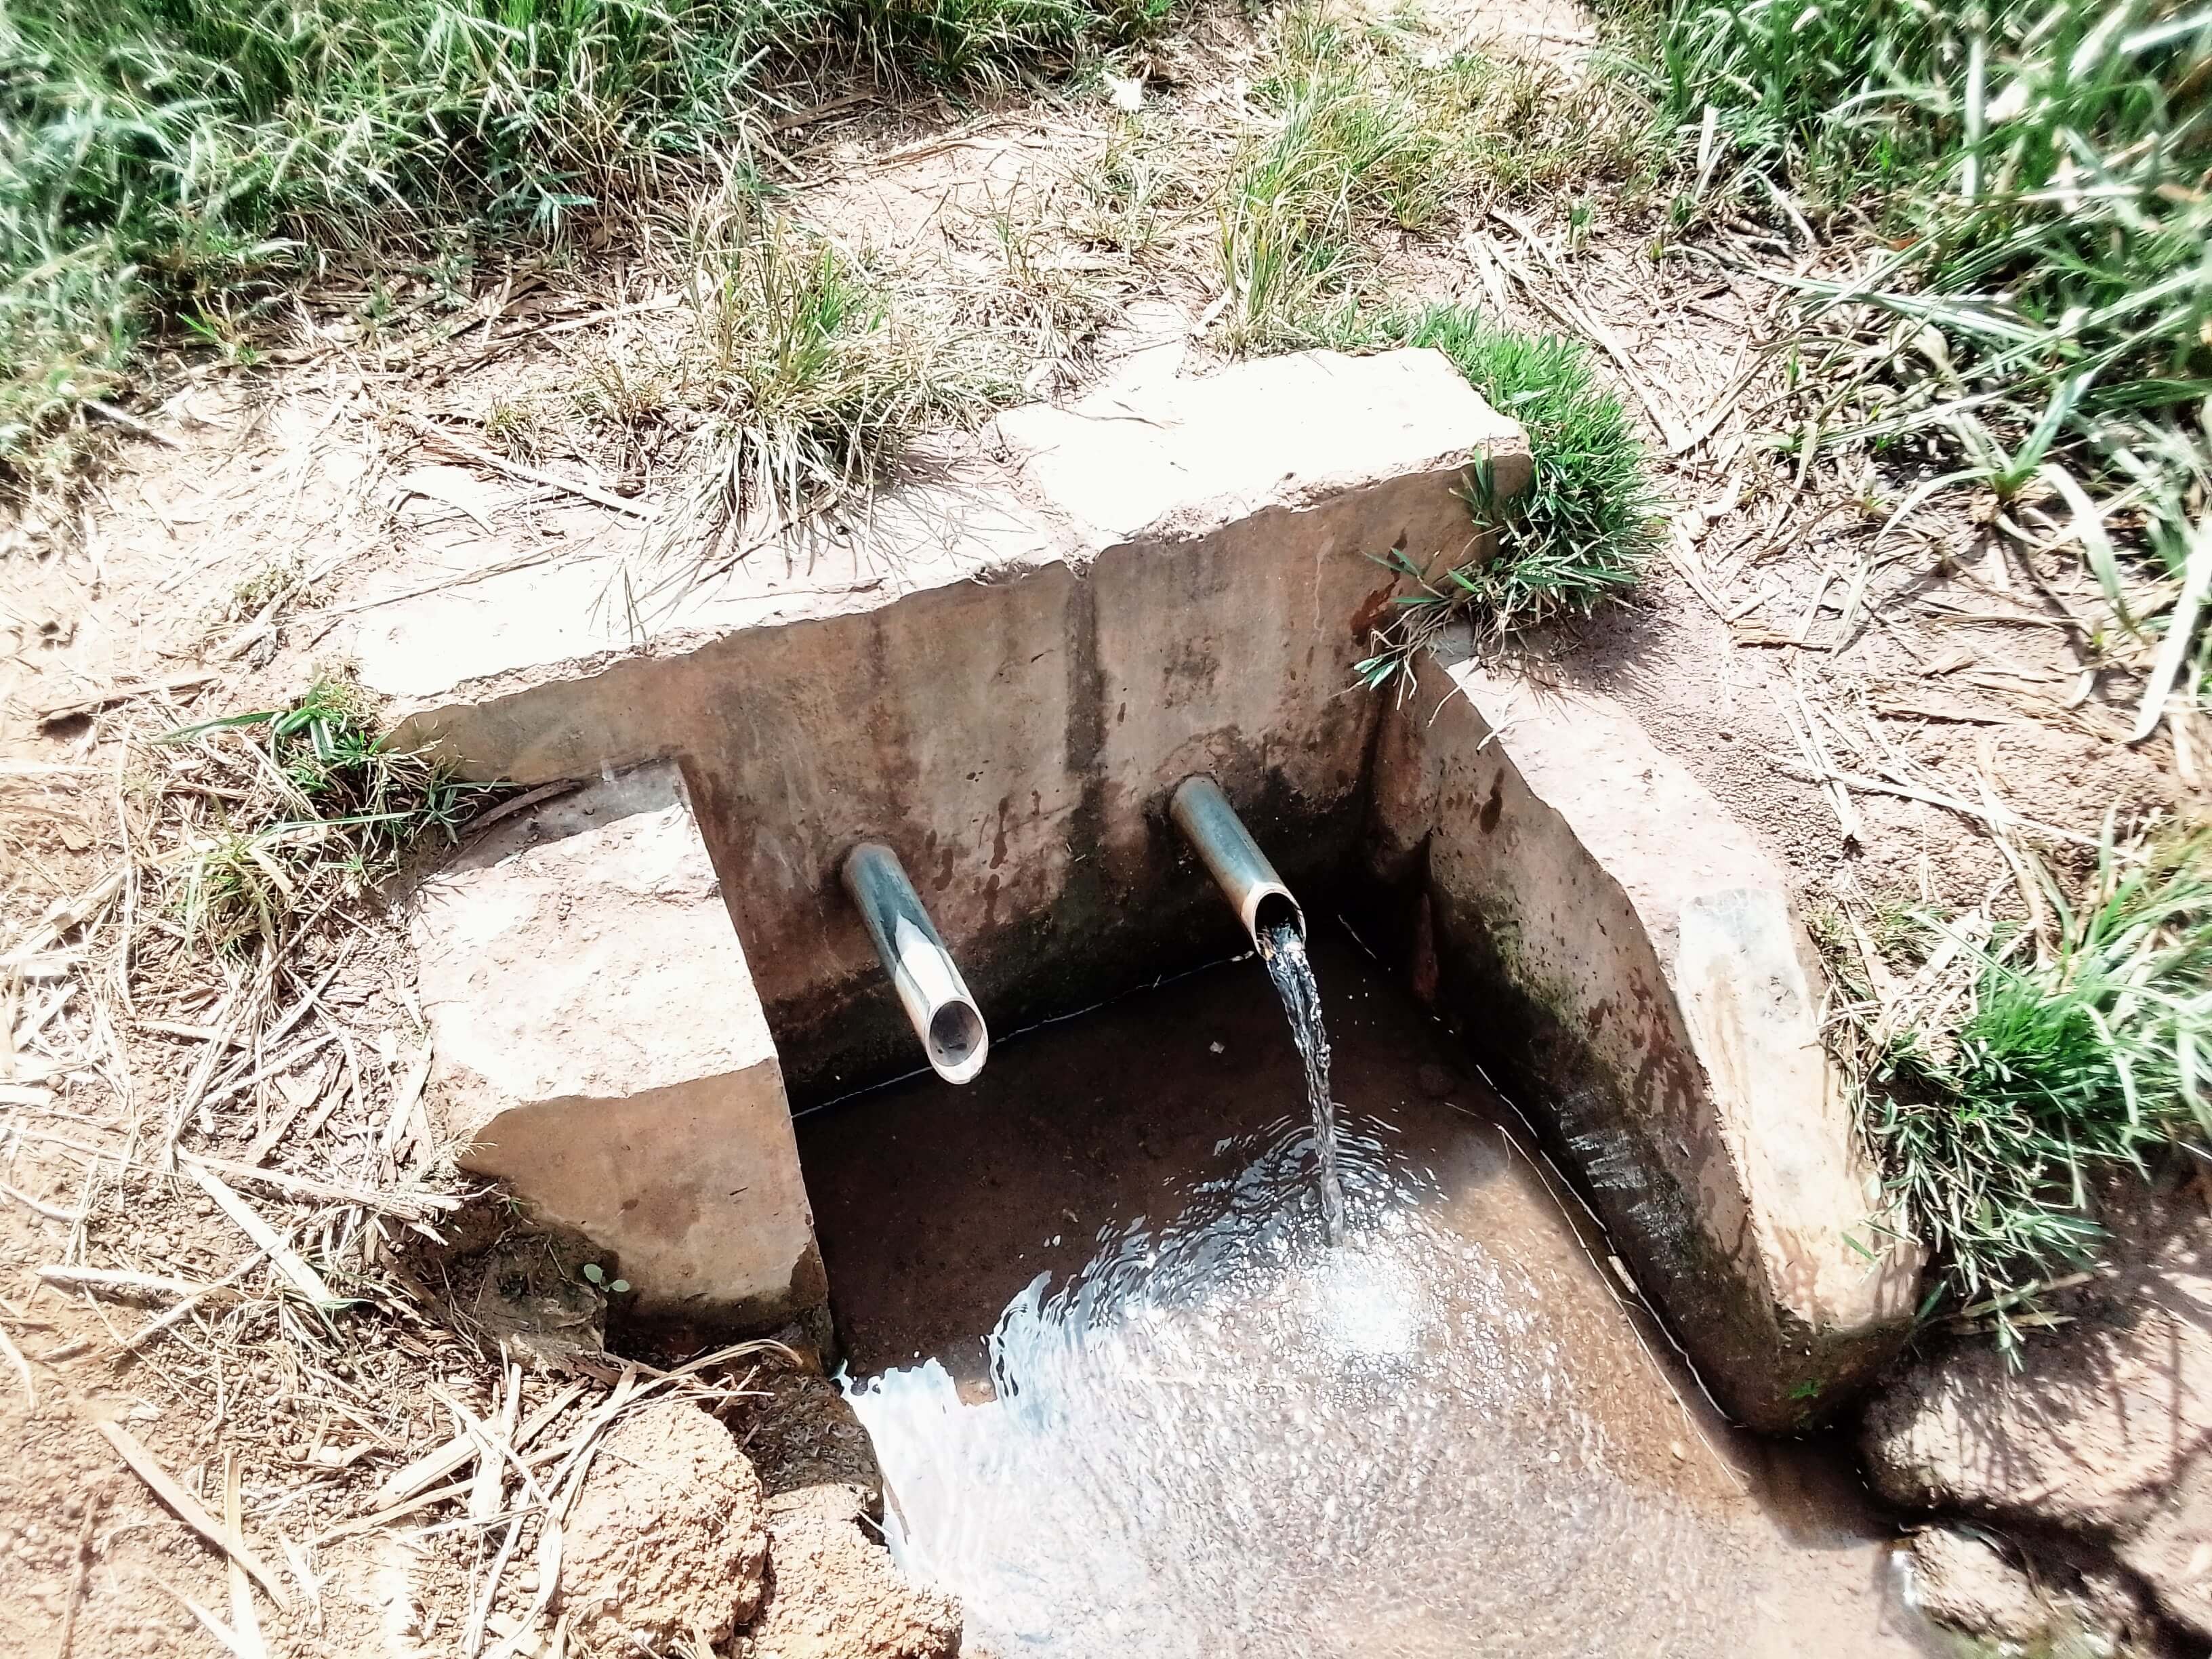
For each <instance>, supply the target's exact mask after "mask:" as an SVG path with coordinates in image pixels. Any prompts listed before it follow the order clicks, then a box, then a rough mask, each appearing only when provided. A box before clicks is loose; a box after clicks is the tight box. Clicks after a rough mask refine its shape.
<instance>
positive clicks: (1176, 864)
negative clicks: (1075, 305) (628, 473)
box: [356, 351, 1528, 1098]
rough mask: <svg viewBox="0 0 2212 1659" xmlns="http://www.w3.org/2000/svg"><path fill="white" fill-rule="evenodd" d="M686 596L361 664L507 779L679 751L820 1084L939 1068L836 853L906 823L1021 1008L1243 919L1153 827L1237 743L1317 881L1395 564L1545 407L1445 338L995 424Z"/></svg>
mask: <svg viewBox="0 0 2212 1659" xmlns="http://www.w3.org/2000/svg"><path fill="white" fill-rule="evenodd" d="M997 440H998V447H999V451H1000V459H999V460H998V462H997V464H996V465H992V466H989V467H985V468H982V469H981V470H979V471H974V472H973V476H970V477H965V478H963V479H961V480H959V481H957V482H951V483H942V482H940V483H931V484H929V485H926V486H917V487H910V488H908V489H902V490H900V491H897V492H894V493H892V494H891V495H887V496H885V497H884V498H883V499H882V500H880V501H878V503H876V505H875V506H874V507H873V508H872V511H871V513H870V515H869V517H868V518H867V519H866V520H860V521H855V522H854V523H851V524H830V525H825V526H822V527H821V530H820V532H819V533H817V535H816V536H815V537H814V538H812V539H811V541H809V542H808V543H806V544H804V545H800V544H791V545H788V546H783V547H779V548H776V549H774V550H763V551H761V552H759V553H757V554H755V555H753V556H750V559H749V560H748V561H747V562H745V563H744V564H743V565H742V566H741V567H740V568H738V570H736V571H734V572H732V573H729V574H726V575H724V576H723V577H721V578H720V579H717V580H714V581H712V582H708V583H705V584H702V585H697V586H693V587H691V588H690V590H689V591H687V592H684V593H683V594H682V595H681V597H680V598H678V599H675V600H673V601H672V602H666V603H664V602H663V601H662V600H660V599H659V598H657V597H655V596H654V595H653V594H652V593H651V592H647V595H646V599H645V600H644V602H643V603H642V605H641V604H640V603H639V601H638V599H637V598H636V595H637V594H638V592H640V591H641V589H644V588H647V587H649V586H650V584H649V582H648V581H647V579H646V577H645V575H644V574H643V573H642V571H641V570H632V571H628V572H624V571H621V570H617V569H616V568H613V567H611V565H609V564H607V563H605V562H582V563H579V564H576V565H573V566H569V567H567V568H556V569H553V570H550V571H548V570H529V571H523V572H518V573H516V574H513V576H510V577H507V578H502V579H496V580H491V581H487V582H483V583H480V584H477V585H475V586H473V587H471V588H468V589H461V590H456V591H454V592H451V593H443V594H440V595H438V596H436V597H435V599H432V600H428V601H425V602H422V603H421V604H417V605H410V606H402V607H398V608H396V609H395V611H394V612H391V613H386V614H383V615H381V616H380V617H378V618H377V620H376V621H375V622H374V623H373V624H371V625H370V626H368V627H367V628H365V629H363V630H362V635H361V637H360V639H359V641H357V643H356V653H357V655H358V657H359V659H360V661H361V664H362V671H363V675H364V678H366V679H367V680H368V683H369V684H371V685H372V686H374V687H375V688H376V689H379V690H384V691H386V692H388V693H390V694H392V695H393V696H395V697H397V698H398V699H399V701H400V703H401V706H402V711H403V713H404V714H405V715H406V722H405V724H406V726H407V728H408V732H409V734H410V736H413V737H435V738H437V739H439V740H440V741H441V742H443V743H445V744H447V745H448V746H449V748H450V749H451V750H453V752H454V753H455V754H456V755H458V756H459V757H462V758H463V759H464V760H465V763H467V764H468V766H469V767H470V768H471V769H472V770H474V771H475V772H477V773H478V774H479V775H491V776H502V777H506V778H509V779H512V780H513V781H519V782H530V781H538V780H540V779H544V778H551V777H562V776H574V775H589V774H591V773H592V772H595V771H597V770H599V769H600V768H601V767H602V766H604V765H605V764H608V763H612V764H615V765H617V766H619V765H623V764H628V763H632V762H634V761H636V760H639V759H641V758H645V757H651V756H660V755H665V756H671V757H676V758H677V759H678V760H679V761H680V762H681V763H682V765H683V767H684V771H685V775H686V776H687V778H688V779H689V781H690V784H691V787H692V790H693V793H694V798H695V799H696V802H697V803H698V808H699V811H700V817H701V823H702V829H704V831H705V833H706V836H707V839H708V844H709V846H710V848H711V849H712V851H713V854H714V861H715V866H716V868H717V870H718V871H719V872H720V876H721V879H722V887H723V891H724V893H725V895H726V898H727V900H728V902H729V905H730V908H731V913H732V917H733V918H734V920H735V921H736V923H737V926H738V932H739V933H740V934H741V936H742V937H743V939H744V942H745V947H746V950H747V952H748V954H749V955H750V959H751V961H752V963H753V966H754V973H755V976H756V980H757V985H758V987H759V994H760V996H761V999H762V1000H763V1005H764V1006H765V1007H766V1009H767V1011H768V1018H769V1023H770V1024H771V1026H772V1027H773V1029H774V1030H775V1031H776V1032H777V1033H778V1035H779V1036H780V1037H781V1039H782V1042H783V1048H784V1051H785V1054H786V1056H787V1060H788V1061H789V1062H790V1064H791V1068H792V1076H791V1079H790V1081H791V1085H792V1088H793V1093H794V1094H795V1095H797V1096H799V1097H802V1098H803V1097H808V1096H814V1095H821V1094H824V1093H829V1092H835V1091H839V1090H842V1089H844V1088H848V1087H851V1086H854V1085H857V1084H859V1083H860V1082H863V1081H866V1080H867V1079H871V1078H873V1077H876V1076H880V1075H887V1074H890V1073H896V1072H897V1071H901V1070H905V1069H908V1068H909V1067H910V1066H913V1065H914V1064H915V1063H917V1062H918V1059H919V1054H918V1049H917V1048H916V1045H915V1042H914V1040H913V1038H912V1036H911V1034H910V1033H908V1031H907V1030H906V1029H905V1027H904V1026H903V1024H902V1022H901V1021H900V1020H899V1018H898V1017H897V1014H896V1009H895V1006H894V1004H893V1002H892V1000H891V998H890V994H889V990H888V987H886V986H885V985H884V978H883V975H882V973H881V971H880V969H879V968H878V965H877V964H876V963H875V960H874V957H873V955H872V951H870V949H869V947H868V945H867V942H866V936H865V934H864V933H863V932H862V930H861V928H860V924H859V921H858V918H857V917H856V916H855V915H854V913H853V911H852V908H851V906H850V905H849V903H848V902H847V901H846V900H845V898H844V896H843V894H842V890H840V889H839V887H838V885H837V881H836V869H837V864H838V860H839V859H840V857H841V856H842V853H843V852H844V850H845V849H846V848H848V847H849V846H850V845H851V844H852V843H853V842H854V841H856V840H860V839H863V838H872V839H878V840H882V841H884V842H888V843H889V844H890V845H891V846H892V847H893V848H896V850H897V851H898V853H899V854H900V856H901V858H902V860H903V861H904V862H905V864H906V866H907V867H908V872H909V873H910V875H911V876H912V877H913V878H914V881H915V886H916V888H917V889H918V890H919V891H920V892H921V896H922V897H923V900H924V902H926V903H927V905H928V907H929V908H930V910H931V913H932V915H933V918H934V919H935V921H936V922H937V924H938V926H939V929H940V930H941V931H942V932H943V933H944V934H945V939H946V940H947V941H948V943H949V944H950V945H951V947H952V949H953V950H954V951H955V953H956V954H957V956H958V957H960V959H961V961H962V963H963V968H964V969H965V971H966V972H967V975H968V977H969V983H970V985H971V987H973V988H974V990H975V993H976V994H977V996H978V997H979V998H980V999H981V1001H982V1004H983V1006H984V1011H985V1014H986V1017H987V1018H988V1019H989V1020H991V1021H992V1023H994V1024H996V1025H1000V1026H1001V1027H1002V1028H1003V1027H1005V1026H1006V1025H1009V1024H1019V1023H1022V1022H1024V1021H1026V1020H1028V1019H1031V1018H1036V1017H1038V1016H1039V1015H1041V1014H1043V1013H1046V1012H1054V1011H1064V1010H1066V1008H1068V1007H1072V1006H1079V1004H1080V1003H1082V1002H1083V1001H1085V1000H1091V999H1092V998H1094V997H1096V996H1097V995H1100V994H1105V993H1107V992H1108V991H1110V990H1112V989H1115V988H1118V987H1120V986H1121V985H1126V984H1128V983H1133V982H1136V981H1138V980H1140V979H1142V978H1146V977H1149V976H1150V975H1152V974H1154V973H1156V972H1158V971H1159V969H1160V968H1161V967H1162V966H1164V965H1169V964H1171V963H1174V962H1175V961H1176V960H1179V959H1184V958H1188V957H1189V956H1190V955H1192V954H1193V953H1195V952H1200V951H1206V950H1217V949H1227V948H1229V947H1231V945H1233V944H1234V942H1235V941H1236V939H1237V933H1236V931H1235V929H1234V927H1233V924H1232V923H1231V921H1229V919H1228V917H1227V915H1226V912H1225V911H1224V910H1222V909H1221V908H1219V907H1218V902H1217V901H1216V900H1215V899H1214V898H1213V897H1212V893H1211V890H1210V889H1209V888H1208V887H1207V886H1206V882H1205V878H1203V876H1202V875H1200V873H1199V872H1198V871H1197V870H1196V868H1195V866H1194V864H1193V863H1192V862H1191V861H1190V860H1188V857H1187V856H1185V854H1184V853H1183V851H1182V848H1181V847H1180V845H1179V844H1178V843H1177V842H1176V841H1175V839H1174V838H1173V836H1172V835H1171V833H1170V831H1169V830H1167V829H1166V828H1165V826H1164V821H1163V819H1162V818H1161V816H1160V814H1161V810H1162V808H1163V805H1164V799H1165V796H1166V794H1167V792H1168V791H1169V790H1170V788H1171V787H1173V786H1174V784H1175V783H1176V782H1177V781H1179V780H1181V779H1182V777H1184V776H1186V775H1188V774H1189V773H1191V772H1193V771H1196V770H1211V771H1213V772H1215V773H1216V774H1217V775H1218V776H1219V777H1220V779H1221V781H1222V783H1223V785H1224V787H1225V788H1226V789H1227V790H1228V791H1229V793H1230V794H1231V798H1232V799H1235V800H1236V801H1237V803H1238V804H1239V805H1240V806H1241V807H1243V808H1245V809H1246V810H1247V811H1248V812H1249V816H1250V817H1251V821H1252V824H1253V828H1254V829H1255V833H1256V834H1258V835H1259V836H1260V837H1261V841H1262V842H1263V843H1264V844H1266V845H1267V846H1269V847H1270V848H1271V849H1273V851H1274V852H1275V854H1276V857H1277V859H1278V861H1279V863H1280V864H1281V866H1283V868H1284V871H1285V874H1286V875H1289V876H1293V877H1297V876H1302V875H1314V874H1317V873H1318V872H1322V871H1324V870H1328V869H1330V868H1333V867H1334V866H1337V865H1339V864H1340V863H1342V862H1343V861H1344V860H1346V857H1348V855H1349V854H1350V853H1351V850H1352V845H1353V842H1354V840H1355V837H1356V836H1357V834H1358V829H1359V825H1360V823H1361V820H1362V816H1363V811H1364V774H1365V769H1366V758H1367V750H1368V746H1369V744H1370V740H1371V738H1372V734H1373V732H1374V729H1375V720H1376V702H1375V701H1374V700H1373V699H1371V698H1367V697H1362V696H1352V695H1348V694H1347V688H1348V687H1349V685H1350V683H1351V668H1352V663H1354V662H1355V661H1357V660H1358V659H1359V658H1360V657H1361V656H1363V655H1364V654H1365V653H1366V651H1367V649H1368V648H1369V641H1370V633H1371V630H1372V629H1373V627H1374V625H1375V623H1376V622H1377V621H1378V620H1379V619H1381V618H1382V617H1384V616H1386V615H1387V614H1388V608H1389V596H1390V594H1391V592H1393V590H1394V586H1395V583H1394V580H1393V578H1392V576H1391V574H1389V572H1388V571H1387V570H1385V569H1384V568H1383V567H1382V565H1381V564H1380V563H1379V562H1378V560H1379V559H1380V558H1381V557H1382V556H1383V555H1385V554H1387V553H1388V552H1389V550H1391V549H1393V548H1394V547H1395V548H1400V549H1403V550H1407V551H1408V552H1410V553H1411V554H1412V555H1413V556H1414V557H1415V558H1417V559H1422V560H1425V559H1430V558H1438V559H1452V560H1456V559H1459V558H1461V557H1462V556H1465V555H1466V554H1467V553H1468V551H1469V550H1470V547H1471V545H1472V540H1473V536H1474V528H1473V526H1472V524H1471V521H1470V519H1469V515H1468V509H1467V507H1466V504H1465V502H1464V501H1462V499H1461V498H1460V497H1459V495H1458V494H1457V493H1456V492H1457V491H1458V490H1459V489H1461V488H1462V486H1463V483H1464V479H1465V475H1466V472H1467V469H1468V465H1469V463H1470V462H1471V461H1472V460H1473V459H1476V458H1477V457H1479V456H1487V457H1488V458H1490V459H1491V460H1492V463H1493V464H1494V465H1495V466H1496V467H1497V469H1498V473H1499V476H1500V480H1501V483H1502V485H1503V486H1504V487H1505V488H1508V489H1513V488H1518V487H1520V486H1521V485H1522V484H1523V483H1525V482H1526V480H1527V477H1528V462H1527V456H1526V451H1525V447H1524V445H1523V442H1522V439H1521V436H1520V435H1519V432H1518V429H1517V428H1515V427H1513V426H1512V425H1511V424H1510V422H1504V421H1502V420H1501V419H1499V418H1498V416H1496V415H1494V414H1493V413H1492V412H1491V410H1489V409H1488V408H1487V407H1486V405H1485V404H1483V402H1482V400H1481V399H1480V398H1479V397H1477V396H1476V395H1475V394H1474V392H1473V391H1472V390H1470V389H1469V388H1468V386H1467V384H1466V382H1465V381H1464V380H1462V379H1461V377H1460V376H1459V375H1458V374H1457V373H1456V372H1455V370H1453V369H1452V368H1451V367H1450V365H1449V363H1448V362H1446V361H1445V360H1444V359H1443V357H1441V356H1438V355H1437V354H1435V353H1433V352H1425V351H1423V352H1399V353H1392V354H1389V355H1386V356H1376V357H1368V358H1350V357H1344V356H1337V355H1335V354H1332V353H1315V354H1309V355H1307V356H1299V357H1290V358H1279V359H1274V360H1271V361H1268V362H1261V363H1255V364H1250V365H1246V366H1244V367H1242V368H1236V369H1232V370H1229V371H1226V372H1225V373H1223V374H1218V375H1217V376H1214V377H1212V378H1210V379H1207V380H1195V381H1171V382H1168V383H1165V384H1164V385H1158V386H1152V387H1148V388H1146V389H1145V390H1144V391H1142V392H1132V393H1129V394H1127V395H1123V394H1120V393H1114V392H1109V393H1106V394H1103V395H1102V396H1101V397H1099V398H1094V399H1091V400H1089V401H1086V402H1085V403H1083V404H1077V405H1075V406H1073V407H1072V408H1069V409H1065V410H1054V409H1046V408H1037V409H1032V410H1020V411H1016V412H1015V413H1013V414H1012V415H1009V416H1006V417H1004V419H1003V420H1002V421H1001V422H1000V430H999V432H998V434H997Z"/></svg>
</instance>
